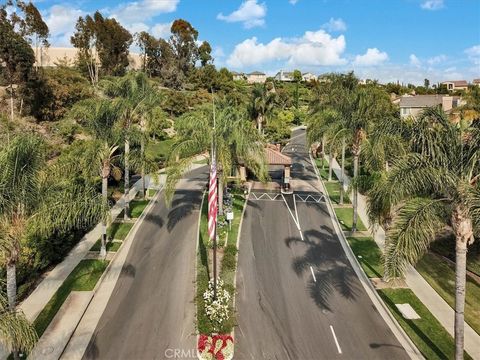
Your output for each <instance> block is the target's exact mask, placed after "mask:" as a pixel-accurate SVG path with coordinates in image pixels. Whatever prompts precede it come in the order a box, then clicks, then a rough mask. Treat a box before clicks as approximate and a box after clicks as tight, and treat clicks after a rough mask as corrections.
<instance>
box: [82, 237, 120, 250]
mask: <svg viewBox="0 0 480 360" xmlns="http://www.w3.org/2000/svg"><path fill="white" fill-rule="evenodd" d="M120 245H122V243H120V242H112V241H109V242H107V251H113V252H117V251H118V249H119V248H120ZM101 247H102V243H101V240H100V239H98V240H97V242H96V243H95V244H93V246H92V247H91V249H90V251H100V248H101Z"/></svg>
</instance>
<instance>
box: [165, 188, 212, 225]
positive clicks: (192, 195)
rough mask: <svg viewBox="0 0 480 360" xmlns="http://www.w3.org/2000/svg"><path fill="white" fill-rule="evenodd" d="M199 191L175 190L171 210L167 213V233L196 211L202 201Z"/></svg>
mask: <svg viewBox="0 0 480 360" xmlns="http://www.w3.org/2000/svg"><path fill="white" fill-rule="evenodd" d="M202 194H203V193H202V191H201V190H177V191H176V192H175V198H174V199H173V201H172V209H171V210H170V212H169V213H168V221H167V229H168V232H170V231H172V229H173V228H174V227H175V226H176V225H177V224H178V223H179V222H180V221H181V220H182V219H184V218H185V217H187V216H188V215H190V214H191V213H192V212H193V211H194V210H198V209H199V207H200V203H201V201H202Z"/></svg>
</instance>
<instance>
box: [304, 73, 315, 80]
mask: <svg viewBox="0 0 480 360" xmlns="http://www.w3.org/2000/svg"><path fill="white" fill-rule="evenodd" d="M302 79H303V81H312V80H317V76H316V75H315V74H312V73H311V72H306V73H303V74H302Z"/></svg>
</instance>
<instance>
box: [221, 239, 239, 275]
mask: <svg viewBox="0 0 480 360" xmlns="http://www.w3.org/2000/svg"><path fill="white" fill-rule="evenodd" d="M236 255H237V247H236V246H235V245H234V244H228V245H227V246H226V247H225V249H224V253H223V260H222V272H223V271H234V270H235V264H236V258H235V257H236Z"/></svg>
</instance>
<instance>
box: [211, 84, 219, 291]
mask: <svg viewBox="0 0 480 360" xmlns="http://www.w3.org/2000/svg"><path fill="white" fill-rule="evenodd" d="M212 107H213V132H212V161H214V158H215V166H216V163H217V159H216V157H217V152H216V151H215V150H216V149H215V125H216V124H215V98H214V93H213V88H212ZM217 178H218V177H217ZM216 191H217V193H218V183H217V186H216ZM216 199H217V201H218V195H217V196H216ZM216 208H217V209H218V205H217V206H216ZM213 298H214V299H216V298H217V214H215V224H214V231H213Z"/></svg>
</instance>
